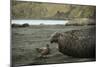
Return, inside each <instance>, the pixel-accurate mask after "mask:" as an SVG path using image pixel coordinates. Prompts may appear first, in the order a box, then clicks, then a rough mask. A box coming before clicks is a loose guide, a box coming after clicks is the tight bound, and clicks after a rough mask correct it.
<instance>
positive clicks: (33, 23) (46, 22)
mask: <svg viewBox="0 0 100 67" xmlns="http://www.w3.org/2000/svg"><path fill="white" fill-rule="evenodd" d="M11 23H15V24H24V23H28V24H30V25H40V24H44V25H57V24H62V25H64V24H66V23H68V21H67V20H12V21H11Z"/></svg>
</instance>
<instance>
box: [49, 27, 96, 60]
mask: <svg viewBox="0 0 100 67" xmlns="http://www.w3.org/2000/svg"><path fill="white" fill-rule="evenodd" d="M50 41H51V43H53V42H55V43H58V47H59V51H60V52H61V53H63V54H65V55H68V56H72V57H79V58H80V57H81V58H95V28H90V29H84V30H73V31H68V32H63V33H58V32H56V33H54V34H53V35H51V40H50Z"/></svg>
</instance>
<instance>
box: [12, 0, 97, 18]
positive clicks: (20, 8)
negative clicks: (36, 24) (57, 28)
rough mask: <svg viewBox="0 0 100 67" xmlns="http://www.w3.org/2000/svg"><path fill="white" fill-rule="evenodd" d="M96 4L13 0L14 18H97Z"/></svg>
mask: <svg viewBox="0 0 100 67" xmlns="http://www.w3.org/2000/svg"><path fill="white" fill-rule="evenodd" d="M95 9H96V7H95V6H81V5H68V4H67V5H66V4H53V3H40V2H24V1H15V0H13V1H12V18H13V19H67V18H95V12H96V11H95Z"/></svg>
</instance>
